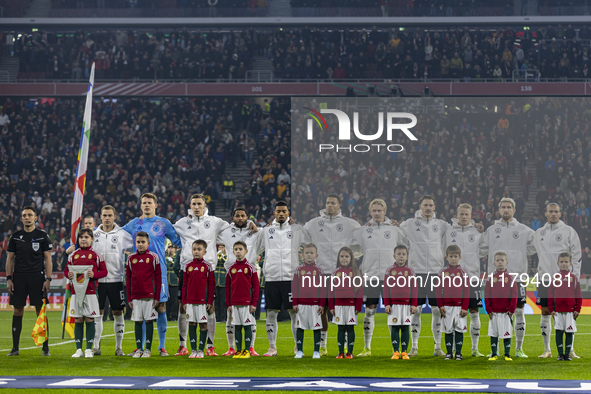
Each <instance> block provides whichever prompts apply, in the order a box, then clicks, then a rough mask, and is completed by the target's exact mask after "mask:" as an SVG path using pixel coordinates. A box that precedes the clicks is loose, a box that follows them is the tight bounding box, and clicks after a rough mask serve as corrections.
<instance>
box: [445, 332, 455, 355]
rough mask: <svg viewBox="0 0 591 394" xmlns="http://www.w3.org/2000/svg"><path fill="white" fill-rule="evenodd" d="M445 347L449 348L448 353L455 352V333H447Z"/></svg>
mask: <svg viewBox="0 0 591 394" xmlns="http://www.w3.org/2000/svg"><path fill="white" fill-rule="evenodd" d="M445 348H446V349H447V354H452V353H453V348H454V334H453V333H451V334H448V333H445Z"/></svg>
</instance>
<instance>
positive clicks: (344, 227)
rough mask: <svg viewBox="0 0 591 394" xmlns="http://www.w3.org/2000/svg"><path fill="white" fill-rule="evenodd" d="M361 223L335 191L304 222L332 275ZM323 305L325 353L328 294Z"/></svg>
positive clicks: (323, 266)
mask: <svg viewBox="0 0 591 394" xmlns="http://www.w3.org/2000/svg"><path fill="white" fill-rule="evenodd" d="M359 227H361V225H360V224H359V223H357V222H356V221H355V220H353V219H350V218H347V217H345V216H343V214H342V212H341V198H340V197H339V195H338V194H334V193H331V194H329V195H328V196H327V197H326V205H325V209H323V210H321V211H320V216H318V217H317V218H314V219H312V220H310V221H309V222H308V223H306V224H305V225H304V229H305V230H306V231H307V232H308V234H309V237H310V242H312V243H313V244H315V245H316V246H317V247H318V259H316V264H317V265H318V267H320V269H321V270H322V271H323V272H324V273H325V274H326V275H330V274H329V273H331V272H333V271H334V262H335V261H337V258H338V253H339V250H341V248H343V247H345V246H346V247H349V246H351V243H352V241H353V237H354V235H355V230H357V229H358V228H359ZM390 254H391V252H390ZM324 306H325V308H324V312H323V314H322V332H321V336H320V338H321V339H320V355H321V356H325V355H326V354H327V353H328V350H327V348H326V335H327V331H328V308H327V306H328V298H326V301H325V305H324Z"/></svg>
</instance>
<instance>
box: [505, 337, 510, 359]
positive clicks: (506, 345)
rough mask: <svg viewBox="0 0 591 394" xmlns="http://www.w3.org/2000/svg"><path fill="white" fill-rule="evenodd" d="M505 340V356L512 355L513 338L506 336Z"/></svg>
mask: <svg viewBox="0 0 591 394" xmlns="http://www.w3.org/2000/svg"><path fill="white" fill-rule="evenodd" d="M503 342H504V343H505V356H507V357H511V338H505V339H504V340H503Z"/></svg>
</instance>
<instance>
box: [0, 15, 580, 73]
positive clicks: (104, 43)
mask: <svg viewBox="0 0 591 394" xmlns="http://www.w3.org/2000/svg"><path fill="white" fill-rule="evenodd" d="M590 27H591V26H588V25H570V24H566V25H561V24H558V25H548V26H539V25H538V26H535V27H532V28H527V27H526V28H524V27H520V28H516V27H511V26H504V27H497V28H493V27H485V28H482V29H481V28H478V27H475V28H472V27H470V28H468V27H467V26H463V27H460V26H455V27H440V28H437V29H434V28H429V29H425V28H403V27H397V28H389V29H385V28H378V27H376V26H373V27H365V28H364V27H351V28H345V29H332V30H330V29H328V28H317V27H308V26H305V27H303V28H297V27H295V28H290V29H280V28H277V29H272V30H271V29H261V30H254V29H252V28H250V29H244V30H221V29H215V30H210V29H204V30H199V29H187V28H181V29H175V30H170V29H155V30H154V29H150V30H137V31H131V30H130V31H124V30H107V31H105V30H86V29H85V30H77V31H63V30H62V31H60V30H58V31H52V30H47V31H45V30H43V31H34V32H28V33H26V32H22V33H11V34H12V35H13V37H14V38H15V41H14V45H13V47H12V48H11V49H12V51H11V53H12V54H13V55H14V57H16V58H18V59H19V64H20V66H19V67H20V72H19V74H18V80H21V81H26V80H47V79H51V80H67V81H72V80H74V81H81V80H85V79H87V78H88V74H89V69H90V64H91V62H92V61H94V62H95V63H96V69H97V74H96V79H97V80H146V81H154V80H158V81H163V80H164V81H221V80H226V81H245V80H248V81H253V80H254V81H260V78H261V75H264V77H263V80H262V81H263V82H267V81H268V82H270V81H301V80H318V81H346V80H351V81H353V80H359V79H378V80H379V79H382V80H383V79H388V80H390V79H394V80H414V81H436V80H457V81H465V82H469V81H489V82H492V81H519V80H526V81H553V80H561V81H567V80H568V81H572V80H585V79H587V78H588V77H589V66H590V48H589V45H590V42H591V29H590ZM7 34H8V32H5V33H3V35H2V37H0V38H2V40H1V42H2V43H3V44H2V45H3V48H2V52H3V53H4V54H5V55H7V54H8V52H9V51H10V50H9V49H7V48H6V43H5V41H6V40H5V37H6V35H7ZM269 67H271V68H272V70H271V71H272V73H271V72H270V71H269V70H268V68H269ZM260 73H263V74H260ZM265 73H267V74H265Z"/></svg>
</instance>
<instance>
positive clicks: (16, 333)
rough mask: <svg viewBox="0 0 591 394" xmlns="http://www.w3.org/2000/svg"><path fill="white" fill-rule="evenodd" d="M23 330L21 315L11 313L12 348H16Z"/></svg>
mask: <svg viewBox="0 0 591 394" xmlns="http://www.w3.org/2000/svg"><path fill="white" fill-rule="evenodd" d="M22 330H23V317H22V316H15V315H12V348H13V349H17V350H18V344H19V342H20V339H21V331H22Z"/></svg>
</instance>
